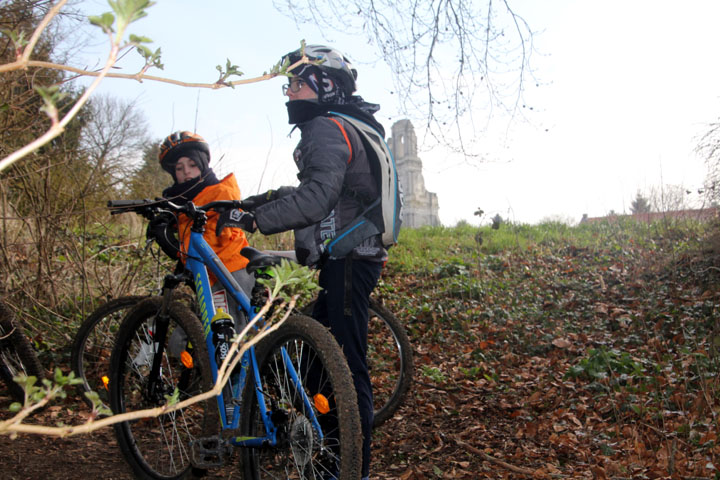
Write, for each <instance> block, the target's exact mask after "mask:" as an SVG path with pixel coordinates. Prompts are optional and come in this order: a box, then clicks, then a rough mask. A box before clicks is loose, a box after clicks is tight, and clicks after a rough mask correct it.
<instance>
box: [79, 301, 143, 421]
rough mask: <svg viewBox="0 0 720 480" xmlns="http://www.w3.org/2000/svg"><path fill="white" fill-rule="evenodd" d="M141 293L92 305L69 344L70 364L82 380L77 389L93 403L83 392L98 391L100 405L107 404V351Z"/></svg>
mask: <svg viewBox="0 0 720 480" xmlns="http://www.w3.org/2000/svg"><path fill="white" fill-rule="evenodd" d="M143 298H146V297H142V296H138V295H131V296H126V297H119V298H115V299H113V300H110V301H107V302H105V303H103V304H102V305H100V306H99V307H98V308H96V309H95V311H93V312H92V313H91V314H90V315H89V316H88V317H87V318H86V319H85V321H84V322H83V323H82V325H80V328H78V331H77V333H76V334H75V339H74V340H73V345H72V357H71V359H70V363H71V367H72V369H73V371H74V372H75V375H77V377H78V378H80V379H82V383H81V384H79V385H78V392H79V393H80V395H81V396H82V398H83V400H84V401H85V403H87V404H88V405H89V406H91V407H92V402H91V401H90V400H89V399H88V398H87V397H86V396H85V393H86V392H92V391H94V392H97V393H98V395H99V396H100V400H101V401H102V402H103V406H105V407H108V408H109V407H110V398H109V392H108V386H107V381H108V380H109V378H110V377H109V375H110V354H111V353H112V348H113V343H114V342H115V335H116V334H117V331H118V329H119V328H120V323H121V322H122V319H123V317H125V315H126V314H127V313H128V312H129V311H130V309H131V308H132V307H134V306H135V305H136V304H137V303H138V302H139V301H140V300H142V299H143Z"/></svg>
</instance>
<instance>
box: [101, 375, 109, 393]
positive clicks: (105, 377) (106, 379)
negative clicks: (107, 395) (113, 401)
mask: <svg viewBox="0 0 720 480" xmlns="http://www.w3.org/2000/svg"><path fill="white" fill-rule="evenodd" d="M102 382H103V387H105V390H110V389H109V388H108V383H110V379H109V378H108V376H107V375H103V376H102Z"/></svg>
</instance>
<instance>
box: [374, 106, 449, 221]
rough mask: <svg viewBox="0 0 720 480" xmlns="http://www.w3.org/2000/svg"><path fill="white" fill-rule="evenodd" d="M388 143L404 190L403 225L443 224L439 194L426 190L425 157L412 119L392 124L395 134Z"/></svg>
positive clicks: (393, 133)
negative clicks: (421, 156)
mask: <svg viewBox="0 0 720 480" xmlns="http://www.w3.org/2000/svg"><path fill="white" fill-rule="evenodd" d="M387 143H388V146H389V147H390V150H391V151H392V154H393V156H394V157H395V164H396V166H397V172H398V177H399V179H400V184H401V185H402V189H403V197H404V205H403V212H402V221H403V224H402V226H403V228H405V227H408V228H417V227H422V226H423V225H430V226H433V227H436V226H440V225H441V224H440V217H439V216H438V209H439V207H438V198H437V194H436V193H432V192H428V191H427V190H425V180H424V179H423V174H422V160H420V158H419V157H418V155H417V137H416V136H415V129H414V128H413V125H412V123H411V122H410V120H399V121H397V122H395V123H394V124H393V126H392V137H390V138H389V139H388V141H387Z"/></svg>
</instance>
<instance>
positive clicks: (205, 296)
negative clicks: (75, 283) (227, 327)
mask: <svg viewBox="0 0 720 480" xmlns="http://www.w3.org/2000/svg"><path fill="white" fill-rule="evenodd" d="M207 267H209V268H210V270H211V271H212V273H213V274H214V275H215V277H216V278H217V279H218V281H220V283H221V284H222V285H223V287H225V289H226V293H228V294H230V295H232V297H233V298H234V299H235V300H236V301H237V303H238V310H243V311H244V313H246V314H247V316H248V318H249V319H250V320H251V321H252V320H254V319H255V316H256V315H257V313H256V312H253V307H252V306H251V305H250V299H249V298H248V297H247V295H246V294H245V292H243V291H242V289H241V288H240V286H239V285H238V283H237V282H236V281H235V279H234V278H233V277H232V274H231V273H230V272H229V271H228V269H227V267H225V265H224V264H223V263H222V261H221V260H220V258H219V257H218V256H217V255H216V254H215V252H214V251H213V249H212V248H211V247H210V246H209V245H208V243H207V242H206V241H205V238H204V237H203V235H202V233H200V232H196V231H191V233H190V242H189V246H188V251H187V259H186V263H185V268H186V269H187V270H188V271H190V272H191V274H192V278H193V282H194V284H195V291H196V297H197V300H198V307H199V312H200V321H201V322H202V325H203V331H204V333H205V343H206V346H207V351H208V355H209V357H210V366H211V372H212V376H213V383H215V382H217V378H218V367H219V366H218V364H217V362H216V356H215V345H214V343H213V340H212V329H211V319H212V318H213V316H214V315H215V306H214V305H213V302H212V295H211V292H212V290H211V287H210V278H209V276H208V269H207ZM258 320H261V319H258ZM160 344H161V345H162V342H160ZM282 354H283V358H284V360H285V368H287V369H288V372H289V374H290V378H291V379H292V381H293V383H294V384H295V386H296V387H298V389H297V390H298V391H299V392H301V395H302V401H303V403H304V404H305V405H306V407H308V412H309V413H310V415H311V417H312V418H310V421H311V423H312V425H313V426H314V427H315V429H316V431H317V432H318V435H319V436H320V438H322V437H323V433H322V429H321V428H320V424H319V422H318V420H317V417H316V415H315V412H314V410H313V409H312V408H310V407H311V405H312V404H311V402H310V399H309V398H308V397H307V394H306V393H305V390H304V389H303V388H301V387H300V384H301V381H300V379H299V376H298V374H297V371H296V370H295V369H294V367H293V365H292V362H291V361H290V357H289V355H288V353H287V351H286V350H285V348H284V347H283V349H282ZM240 365H241V368H240V374H239V379H238V382H237V383H236V384H235V383H234V382H232V379H231V380H229V382H230V385H231V387H232V392H233V395H232V396H233V398H232V399H226V398H225V396H224V394H223V393H222V392H221V393H220V394H219V395H218V396H217V401H218V409H219V411H220V418H221V420H222V427H223V429H228V428H229V429H236V428H238V423H239V420H240V418H239V412H240V403H239V401H238V400H239V398H240V396H241V395H242V392H243V389H244V388H245V386H246V383H247V382H248V381H252V382H253V383H254V384H255V387H256V388H255V394H256V397H257V401H258V405H259V407H260V412H261V415H262V420H263V423H264V425H265V431H266V435H265V437H258V438H247V437H243V438H240V437H234V438H231V439H230V440H229V441H230V443H231V444H232V445H235V446H239V447H261V446H266V445H271V446H274V445H275V444H276V443H277V436H276V434H277V429H276V427H275V425H274V424H273V421H272V419H271V418H270V412H269V410H268V408H267V405H266V402H265V395H264V393H263V391H262V384H261V381H260V371H259V367H258V363H257V359H256V357H255V347H254V346H251V347H250V348H249V349H248V350H247V351H246V352H245V354H244V355H243V357H242V358H241V361H240ZM248 371H250V373H251V378H248ZM228 402H232V403H233V404H234V405H233V410H232V412H233V413H232V419H231V420H229V419H228V418H227V413H226V412H227V409H226V404H227V403H228Z"/></svg>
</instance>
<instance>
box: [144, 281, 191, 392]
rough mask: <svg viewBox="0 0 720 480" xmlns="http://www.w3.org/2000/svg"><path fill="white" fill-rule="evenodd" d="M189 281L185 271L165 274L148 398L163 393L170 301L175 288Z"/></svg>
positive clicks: (154, 337) (154, 333)
mask: <svg viewBox="0 0 720 480" xmlns="http://www.w3.org/2000/svg"><path fill="white" fill-rule="evenodd" d="M186 281H187V274H186V273H185V272H182V273H179V274H176V275H165V278H164V279H163V288H162V302H161V304H160V310H159V311H158V313H157V315H156V316H155V331H154V332H153V338H152V342H153V344H154V345H157V350H154V349H153V350H154V351H153V361H152V368H151V369H150V376H149V377H148V384H147V393H148V398H150V399H156V398H157V396H158V394H159V393H161V392H159V391H158V389H159V385H160V382H159V379H160V368H161V367H162V359H163V355H164V354H165V339H166V338H167V332H168V327H169V325H170V315H169V313H168V312H169V311H170V302H172V298H173V290H175V288H176V287H177V286H178V285H179V284H180V283H183V282H186Z"/></svg>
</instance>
